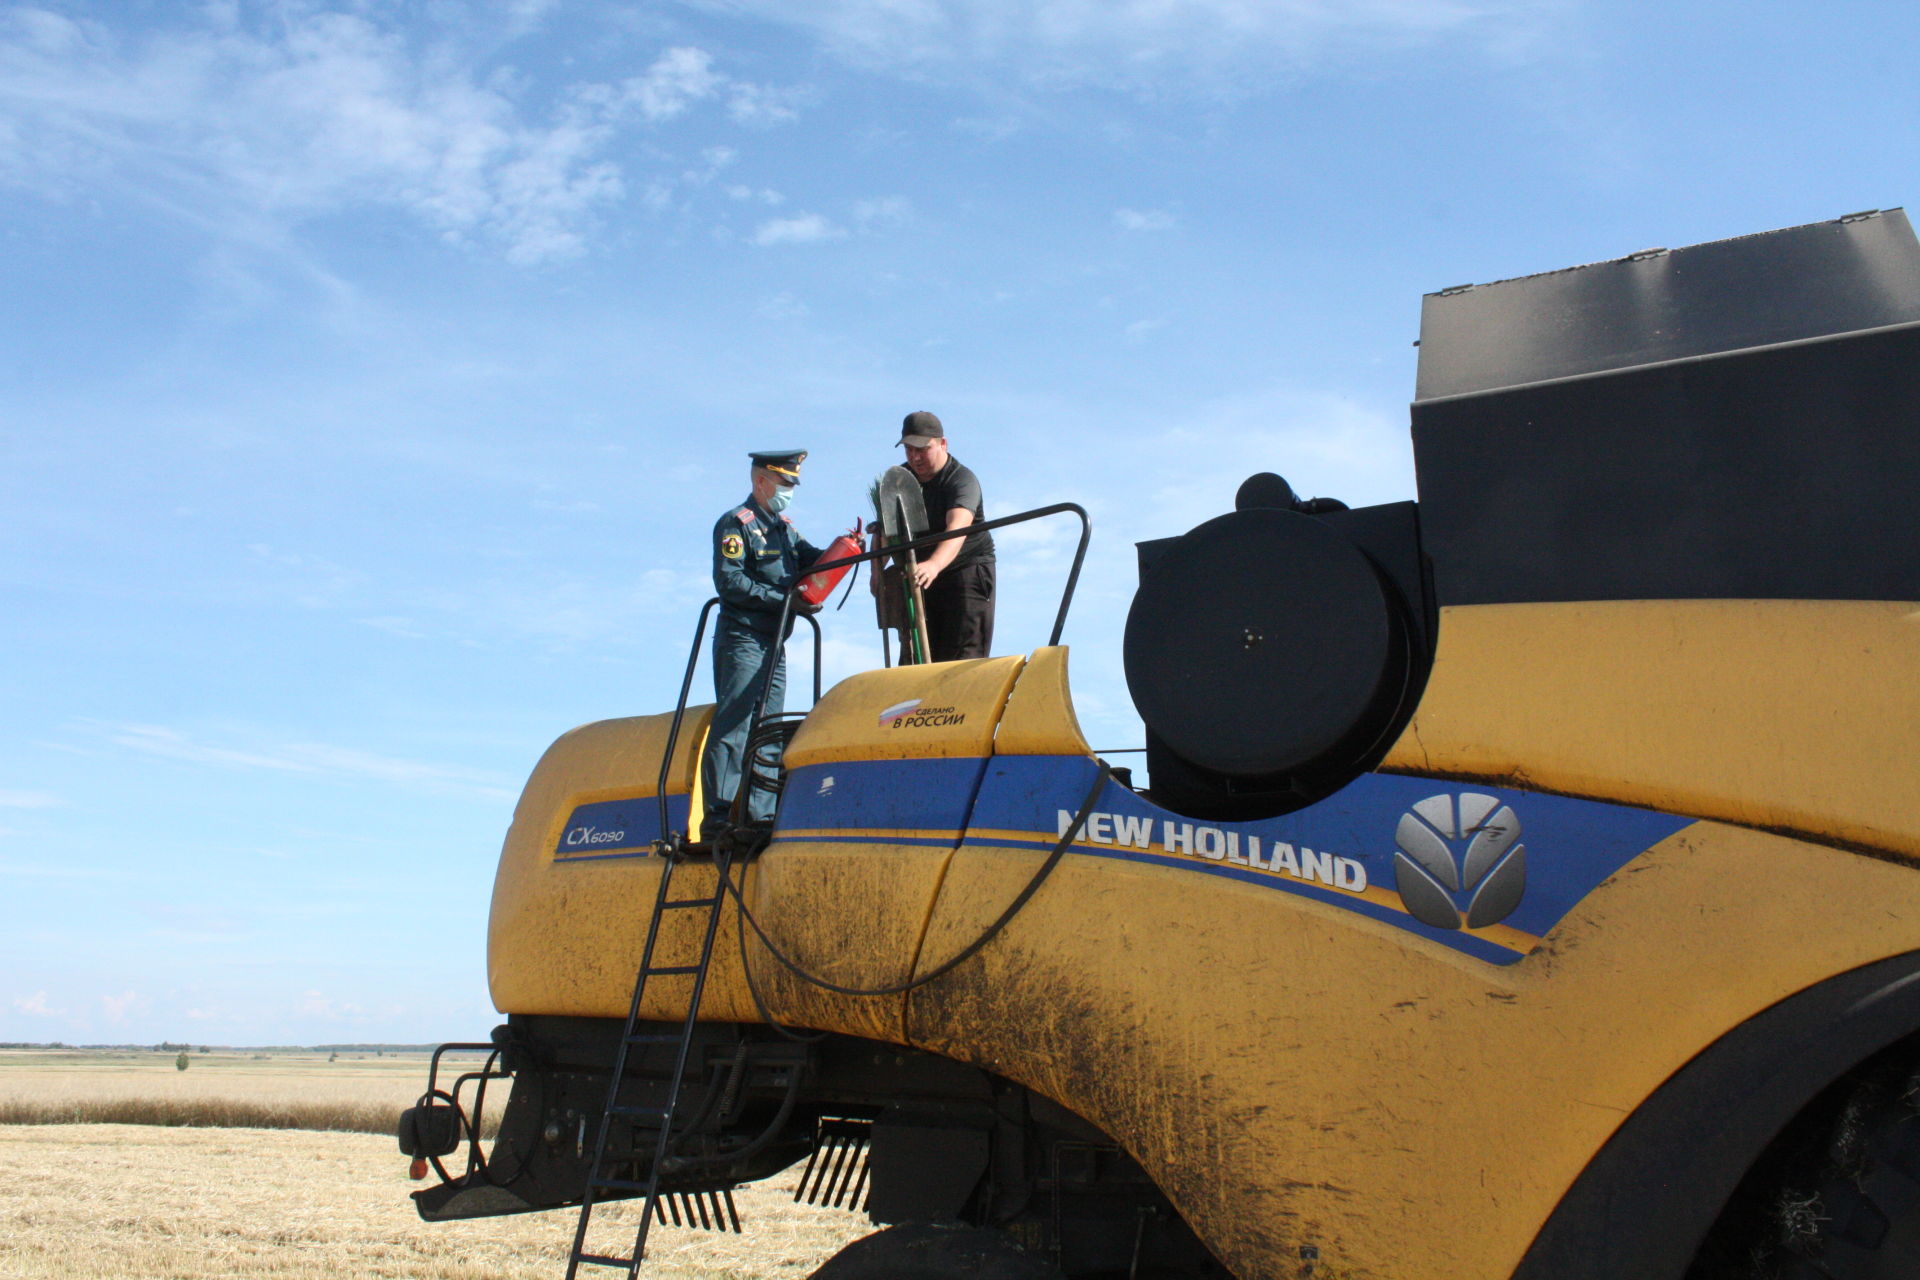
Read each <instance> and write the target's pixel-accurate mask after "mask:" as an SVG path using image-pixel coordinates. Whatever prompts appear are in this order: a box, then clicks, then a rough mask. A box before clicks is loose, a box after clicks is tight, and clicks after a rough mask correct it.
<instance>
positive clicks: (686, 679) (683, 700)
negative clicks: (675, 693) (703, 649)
mask: <svg viewBox="0 0 1920 1280" xmlns="http://www.w3.org/2000/svg"><path fill="white" fill-rule="evenodd" d="M719 603H720V597H719V596H714V597H712V598H710V599H709V600H708V601H707V602H706V603H705V604H703V605H701V606H700V621H699V622H698V624H696V625H695V627H694V629H693V647H692V648H691V649H689V650H688V651H687V670H686V674H685V675H683V676H681V677H680V697H679V699H678V700H677V701H676V702H675V703H674V704H673V723H672V725H671V726H669V727H668V729H667V746H666V750H664V751H662V752H661V753H660V777H659V780H658V781H657V782H656V783H655V784H654V796H655V797H656V798H657V799H658V800H659V802H660V843H661V844H662V845H665V844H666V843H667V842H668V841H669V840H671V839H672V837H673V827H672V824H671V823H670V822H669V821H668V819H667V775H668V774H669V773H671V772H672V771H673V749H674V747H676V746H678V745H679V742H680V725H681V722H682V721H683V720H684V719H685V718H686V714H687V694H688V693H689V692H690V691H691V690H692V689H693V672H694V669H695V668H696V667H698V666H699V665H700V642H701V641H702V640H704V639H706V636H707V617H708V615H710V614H711V613H712V612H713V610H714V607H715V606H716V605H718V604H719ZM807 621H808V622H809V623H812V625H813V700H814V701H815V702H818V701H820V624H819V622H817V621H816V620H815V619H813V618H811V617H809V618H808V619H807ZM785 622H786V615H785V613H784V611H783V612H782V614H781V623H782V628H783V630H784V626H785ZM780 643H781V645H782V646H783V648H784V646H785V644H786V641H785V639H784V638H783V639H782V640H781V642H780ZM768 679H769V681H771V679H772V669H771V668H769V669H768ZM765 701H766V688H765V687H762V689H761V693H760V701H759V702H756V703H755V704H754V719H756V720H758V719H759V718H760V707H761V706H762V705H764V703H765ZM743 776H744V774H743ZM696 822H697V815H695V814H694V812H693V797H692V794H691V793H689V794H688V797H687V826H688V827H690V828H693V829H694V831H695V832H697V831H698V827H697V825H696Z"/></svg>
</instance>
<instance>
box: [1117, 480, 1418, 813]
mask: <svg viewBox="0 0 1920 1280" xmlns="http://www.w3.org/2000/svg"><path fill="white" fill-rule="evenodd" d="M1375 553H1377V554H1375ZM1140 563H1141V583H1140V589H1139V591H1138V592H1137V593H1136V594H1135V596H1134V600H1133V607H1132V609H1131V610H1130V611H1129V613H1128V615H1127V628H1126V639H1125V645H1124V650H1123V653H1124V658H1125V663H1126V673H1127V688H1128V689H1129V691H1130V692H1131V693H1132V695H1133V702H1134V706H1135V708H1136V709H1137V710H1138V711H1139V713H1140V718H1141V719H1142V720H1144V721H1145V722H1146V725H1147V766H1148V770H1149V772H1150V773H1151V775H1152V794H1153V798H1154V800H1155V802H1156V803H1158V804H1160V805H1163V806H1164V807H1166V808H1170V809H1172V810H1174V811H1175V812H1178V813H1183V814H1186V815H1188V816H1190V817H1202V818H1215V819H1221V820H1228V821H1233V820H1249V819H1254V818H1263V817H1271V816H1273V815H1276V814H1280V813H1286V812H1289V811H1291V810H1293V809H1297V808H1300V807H1301V806H1303V805H1306V804H1310V803H1312V802H1313V801H1314V800H1317V799H1319V798H1321V797H1322V796H1324V795H1327V794H1329V793H1331V792H1332V791H1334V790H1337V789H1338V788H1339V787H1341V786H1344V785H1345V784H1346V783H1347V782H1348V781H1350V780H1351V779H1352V778H1353V777H1354V776H1356V775H1357V774H1359V773H1361V772H1364V771H1365V770H1367V769H1369V768H1371V767H1372V766H1373V765H1374V764H1376V763H1378V761H1379V759H1380V757H1381V756H1382V755H1383V754H1384V753H1385V751H1386V749H1387V747H1388V746H1390V745H1391V744H1392V740H1393V737H1394V736H1396V735H1397V733H1398V731H1399V729H1400V728H1402V727H1404V725H1405V721H1406V718H1407V716H1408V715H1410V714H1411V711H1412V707H1413V704H1414V702H1415V701H1417V697H1418V692H1419V689H1420V687H1421V686H1422V685H1423V684H1424V682H1425V679H1426V672H1427V669H1428V667H1429V666H1430V658H1429V643H1428V637H1429V636H1430V634H1431V626H1430V624H1429V621H1428V619H1427V616H1426V615H1427V610H1426V607H1425V591H1424V588H1423V585H1422V583H1423V575H1422V569H1421V561H1420V556H1419V543H1418V527H1417V523H1416V521H1415V518H1414V512H1413V504H1412V503H1397V504H1393V505H1391V506H1386V507H1373V508H1365V509H1362V510H1359V511H1343V512H1337V513H1333V514H1329V515H1320V516H1310V515H1303V514H1300V513H1299V512H1297V511H1293V510H1287V509H1278V508H1255V509H1251V510H1241V511H1235V512H1233V513H1231V514H1229V515H1224V516H1220V517H1218V518H1216V519H1213V520H1209V521H1207V522H1206V523H1205V524H1203V525H1200V526H1199V527H1198V528H1196V529H1194V530H1192V531H1191V532H1189V533H1187V534H1186V535H1185V536H1183V537H1179V538H1167V539H1161V540H1159V541H1157V542H1147V543H1142V544H1140Z"/></svg>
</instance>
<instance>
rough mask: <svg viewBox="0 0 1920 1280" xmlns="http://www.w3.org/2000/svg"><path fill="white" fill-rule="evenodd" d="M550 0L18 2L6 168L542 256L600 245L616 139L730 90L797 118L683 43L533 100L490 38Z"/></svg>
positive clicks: (276, 219)
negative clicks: (398, 215)
mask: <svg viewBox="0 0 1920 1280" xmlns="http://www.w3.org/2000/svg"><path fill="white" fill-rule="evenodd" d="M544 8H545V6H544V5H543V4H540V3H533V2H531V0H520V3H518V4H516V5H514V6H513V7H512V9H511V11H510V12H509V13H507V14H506V15H505V17H504V22H505V28H506V30H505V31H504V32H502V31H495V32H492V33H489V32H485V31H472V32H467V31H458V30H446V31H442V32H440V33H439V34H438V35H437V36H432V35H431V34H430V35H429V36H421V35H418V34H410V33H408V32H407V31H406V30H404V29H403V28H402V27H401V25H400V14H399V13H398V12H397V11H395V12H393V13H388V12H387V11H386V10H385V9H383V8H372V7H369V8H364V9H362V8H358V7H356V11H354V12H329V11H326V10H323V9H320V8H318V7H315V6H310V5H304V4H302V5H294V6H286V7H276V8H275V9H274V10H273V11H272V12H271V13H270V14H258V13H255V12H253V11H251V10H233V9H229V10H228V11H227V16H226V17H225V18H223V17H222V16H221V14H220V12H219V11H217V10H211V11H210V10H189V11H188V13H187V15H184V16H182V17H181V18H180V19H178V20H177V21H176V22H175V24H174V25H172V26H170V27H166V28H163V29H162V30H160V31H157V32H148V33H140V34H138V35H136V34H132V33H125V32H122V31H120V30H117V29H116V28H115V27H111V26H108V25H106V24H104V23H99V22H80V21H75V20H73V19H70V18H67V17H63V16H60V15H58V14H54V13H50V12H46V11H43V10H37V9H14V10H12V11H10V12H6V13H4V14H0V184H12V185H15V186H19V187H25V188H28V189H32V190H35V191H37V192H39V193H40V194H42V195H44V196H47V197H50V198H55V199H77V198H82V197H88V196H93V195H97V194H100V193H110V194H114V195H118V196H123V197H130V198H134V199H137V200H140V201H142V202H144V203H147V204H150V205H157V206H160V207H162V208H164V209H166V210H168V211H169V212H170V213H172V214H174V215H176V216H178V217H181V218H185V219H189V220H192V221H195V222H199V223H202V224H207V225H212V226H214V227H216V228H217V229H219V230H221V231H224V232H226V233H227V234H230V235H234V236H238V237H241V238H245V239H248V240H264V241H271V240H272V239H273V238H274V236H275V234H276V231H277V229H282V228H285V227H287V226H291V225H296V224H298V223H299V222H300V221H302V220H303V219H307V218H310V217H314V216H319V215H323V214H326V213H330V212H333V211H335V210H339V209H346V208H356V207H364V206H385V207H390V208H396V209H399V210H402V211H404V212H406V213H408V214H409V215H411V216H412V217H414V218H416V219H418V220H419V221H421V222H423V223H425V224H426V225H427V226H429V227H431V228H433V229H434V230H436V231H437V232H439V233H440V234H441V235H442V236H443V237H445V238H446V239H448V240H449V241H453V242H456V243H484V244H488V245H492V246H495V247H497V248H498V249H499V250H500V251H501V252H503V253H504V254H505V255H506V257H507V258H508V259H509V260H511V261H514V262H517V263H523V264H533V263H539V262H545V261H550V260H554V259H561V258H568V257H572V256H576V255H579V254H581V253H583V252H585V251H586V250H587V248H588V246H589V238H590V236H591V234H592V233H593V231H594V230H595V228H596V227H597V226H598V225H599V222H600V219H601V217H602V216H603V215H604V213H605V212H606V211H607V210H609V209H610V208H612V207H613V206H615V205H617V204H618V203H619V202H621V201H622V200H624V199H625V198H626V196H627V181H626V177H625V174H624V173H623V171H622V168H621V166H620V163H619V161H618V159H617V155H618V147H619V145H620V143H621V141H622V138H623V136H624V134H625V133H627V132H629V131H630V130H631V129H632V128H633V127H634V126H636V125H637V126H640V127H645V128H657V127H659V126H662V125H665V124H668V123H670V122H672V121H675V120H677V119H680V118H682V117H684V116H687V115H689V113H691V112H693V111H694V110H695V109H696V108H698V107H700V106H702V105H703V104H708V103H713V104H716V105H717V104H719V103H720V102H721V101H722V100H724V101H725V102H726V103H727V110H728V112H729V114H730V115H732V116H733V117H734V118H735V119H736V120H752V121H753V122H755V123H765V122H767V121H769V120H773V119H776V118H790V117H791V115H792V114H793V110H794V109H793V107H792V106H791V105H780V104H782V103H785V102H786V99H784V98H782V97H781V95H780V94H779V93H777V92H776V91H774V90H771V89H767V88H764V87H762V86H756V85H752V84H747V83H745V82H742V81H737V80H735V79H733V78H731V77H729V76H727V75H725V74H724V73H722V72H720V71H719V70H717V69H716V68H715V67H714V60H713V56H712V55H711V54H709V53H707V52H706V51H705V50H702V49H697V48H692V47H687V46H681V47H675V48H670V49H667V50H665V51H664V52H662V53H660V54H659V55H658V56H657V57H656V58H655V59H654V61H653V62H652V63H651V65H649V66H648V67H647V69H646V70H645V71H644V72H643V73H641V74H640V75H637V76H634V77H632V78H630V79H627V80H625V81H623V82H621V83H619V84H606V83H598V82H592V83H576V84H573V85H569V86H566V87H564V88H562V89H560V90H559V91H557V92H556V93H554V94H553V95H552V96H551V98H549V99H548V100H546V101H545V102H544V103H542V102H540V101H535V100H532V99H533V97H534V94H533V90H532V89H531V88H530V87H528V85H526V84H525V83H523V82H522V81H521V80H520V79H519V78H517V77H514V76H512V75H509V74H504V73H500V72H497V71H495V70H493V69H492V68H491V67H490V65H489V64H490V53H491V49H492V48H493V45H492V44H491V42H490V41H489V39H488V35H489V34H491V35H494V36H502V35H510V34H512V32H514V31H516V30H524V29H526V28H527V27H528V25H529V24H531V23H534V22H536V21H537V20H538V19H539V17H540V16H541V14H542V12H543V11H544ZM469 16H471V15H469ZM496 25H497V24H496ZM643 190H649V191H650V189H647V188H643ZM647 198H651V197H650V196H649V197H647Z"/></svg>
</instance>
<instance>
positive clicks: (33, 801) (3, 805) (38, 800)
mask: <svg viewBox="0 0 1920 1280" xmlns="http://www.w3.org/2000/svg"><path fill="white" fill-rule="evenodd" d="M60 803H62V801H61V799H60V797H59V796H56V795H49V794H48V793H47V792H45V791H6V790H0V809H51V808H54V807H55V806H56V805H59V804H60Z"/></svg>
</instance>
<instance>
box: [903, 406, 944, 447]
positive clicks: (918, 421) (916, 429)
mask: <svg viewBox="0 0 1920 1280" xmlns="http://www.w3.org/2000/svg"><path fill="white" fill-rule="evenodd" d="M946 438H947V429H946V428H945V427H943V426H941V425H940V419H938V418H936V417H934V416H933V415H932V414H930V413H928V412H927V411H926V410H925V409H916V410H914V411H913V412H912V413H910V414H908V415H907V416H906V417H905V418H903V419H901V421H900V443H901V444H910V445H912V446H913V447H914V448H916V449H924V448H926V447H927V446H928V445H930V444H932V443H933V442H934V441H935V440H945V439H946Z"/></svg>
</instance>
